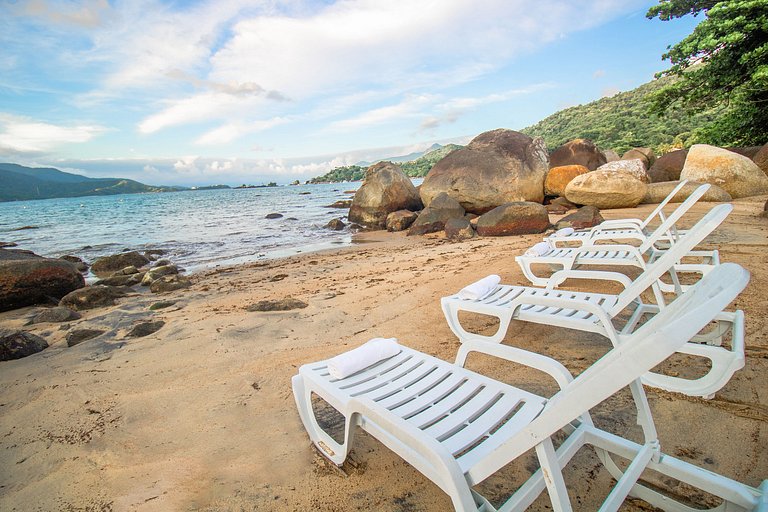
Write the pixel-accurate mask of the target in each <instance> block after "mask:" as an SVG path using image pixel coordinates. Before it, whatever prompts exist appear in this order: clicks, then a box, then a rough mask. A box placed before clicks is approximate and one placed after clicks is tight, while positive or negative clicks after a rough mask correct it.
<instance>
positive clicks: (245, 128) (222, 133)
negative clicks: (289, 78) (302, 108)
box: [195, 117, 290, 146]
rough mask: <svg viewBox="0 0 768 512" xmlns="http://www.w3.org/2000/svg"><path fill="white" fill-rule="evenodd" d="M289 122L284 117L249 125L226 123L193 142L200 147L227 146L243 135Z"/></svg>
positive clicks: (254, 122)
mask: <svg viewBox="0 0 768 512" xmlns="http://www.w3.org/2000/svg"><path fill="white" fill-rule="evenodd" d="M289 121H290V119H289V118H286V117H275V118H272V119H266V120H260V121H253V122H249V123H227V124H224V125H222V126H219V127H218V128H215V129H213V130H211V131H208V132H206V133H204V134H203V135H202V136H200V137H199V138H198V139H197V140H195V144H198V145H201V146H215V145H218V144H227V143H229V142H232V141H233V140H235V139H237V138H239V137H242V136H244V135H248V134H251V133H255V132H260V131H264V130H268V129H269V128H272V127H274V126H278V125H281V124H285V123H287V122H289Z"/></svg>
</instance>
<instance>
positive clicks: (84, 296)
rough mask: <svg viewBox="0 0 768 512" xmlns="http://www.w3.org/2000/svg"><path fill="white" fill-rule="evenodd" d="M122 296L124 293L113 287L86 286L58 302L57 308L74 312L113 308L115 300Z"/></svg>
mask: <svg viewBox="0 0 768 512" xmlns="http://www.w3.org/2000/svg"><path fill="white" fill-rule="evenodd" d="M124 296H125V292H124V291H123V290H121V289H120V288H117V287H114V286H88V287H87V288H81V289H79V290H75V291H73V292H70V293H68V294H66V295H65V296H64V297H62V299H61V300H60V301H59V306H63V307H65V308H69V309H72V310H74V311H83V310H86V309H96V308H103V307H107V306H114V305H115V299H117V298H120V297H124Z"/></svg>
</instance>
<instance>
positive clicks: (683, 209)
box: [639, 183, 711, 253]
mask: <svg viewBox="0 0 768 512" xmlns="http://www.w3.org/2000/svg"><path fill="white" fill-rule="evenodd" d="M709 187H711V185H710V184H709V183H704V184H703V185H699V186H698V187H696V190H694V191H693V192H692V193H691V195H690V196H688V198H687V199H686V200H685V201H683V202H682V203H680V205H679V206H678V207H677V208H675V211H673V212H672V213H671V214H670V215H669V217H668V218H666V219H664V222H662V223H661V224H659V226H658V227H657V228H656V229H654V230H653V232H651V234H650V235H648V238H646V239H645V241H644V242H643V243H642V244H641V245H640V247H639V250H640V252H641V253H645V252H646V251H647V250H648V249H650V248H651V247H652V246H653V245H655V244H656V242H658V241H659V239H661V238H662V237H663V236H664V235H666V234H668V233H670V232H673V231H674V230H675V223H676V222H677V221H678V220H680V217H682V216H683V215H685V214H686V213H687V212H688V210H690V209H691V207H692V206H693V205H694V204H696V202H697V201H698V200H699V199H701V196H703V195H704V194H705V193H706V192H707V190H709Z"/></svg>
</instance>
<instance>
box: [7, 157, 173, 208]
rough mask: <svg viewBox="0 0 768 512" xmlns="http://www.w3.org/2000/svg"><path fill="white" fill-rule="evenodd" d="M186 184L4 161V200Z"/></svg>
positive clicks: (151, 189) (148, 189)
mask: <svg viewBox="0 0 768 512" xmlns="http://www.w3.org/2000/svg"><path fill="white" fill-rule="evenodd" d="M179 190H187V189H186V188H185V187H162V186H153V185H145V184H143V183H139V182H138V181H134V180H129V179H125V178H88V177H86V176H81V175H79V174H72V173H68V172H64V171H60V170H58V169H53V168H50V167H41V168H32V167H24V166H23V165H17V164H3V163H0V201H26V200H30V199H53V198H57V197H81V196H111V195H116V194H137V193H147V192H176V191H179Z"/></svg>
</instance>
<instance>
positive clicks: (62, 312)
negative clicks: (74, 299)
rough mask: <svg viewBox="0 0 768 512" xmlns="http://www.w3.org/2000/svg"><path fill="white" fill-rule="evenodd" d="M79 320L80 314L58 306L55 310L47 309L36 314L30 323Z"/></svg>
mask: <svg viewBox="0 0 768 512" xmlns="http://www.w3.org/2000/svg"><path fill="white" fill-rule="evenodd" d="M78 318H80V313H76V312H74V311H72V310H71V309H69V308H65V307H62V306H56V307H55V308H50V309H46V310H43V311H41V312H40V313H38V314H36V315H35V316H33V317H32V320H30V322H29V323H30V324H42V323H59V322H69V321H70V320H77V319H78Z"/></svg>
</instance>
